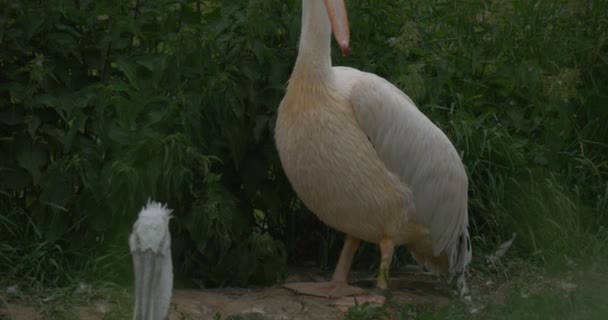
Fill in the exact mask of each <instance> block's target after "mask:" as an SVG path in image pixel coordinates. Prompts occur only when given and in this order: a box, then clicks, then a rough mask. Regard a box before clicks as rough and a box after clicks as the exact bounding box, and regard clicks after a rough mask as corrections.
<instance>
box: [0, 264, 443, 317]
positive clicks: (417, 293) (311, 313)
mask: <svg viewBox="0 0 608 320" xmlns="http://www.w3.org/2000/svg"><path fill="white" fill-rule="evenodd" d="M326 277H327V274H320V273H318V272H309V271H303V270H300V271H296V272H292V274H291V275H290V276H289V277H288V279H287V282H293V281H322V280H323V279H324V278H325V279H326ZM351 279H352V280H353V282H354V285H357V286H360V287H363V288H371V287H373V284H374V278H373V274H370V273H367V274H365V273H353V274H351ZM390 285H391V288H390V289H391V290H390V299H389V302H388V303H387V305H388V306H389V308H390V306H403V305H408V304H409V305H432V306H436V307H440V306H445V305H447V304H448V303H449V302H450V296H451V295H450V290H449V287H448V285H447V284H446V283H445V281H443V280H441V279H439V278H437V277H434V276H431V275H428V274H424V273H422V271H421V270H419V269H415V268H409V269H407V268H406V269H402V270H396V271H394V272H393V273H392V277H391V280H390ZM332 302H333V301H332V300H331V299H324V298H318V297H310V296H304V295H297V294H295V293H294V292H292V291H290V290H287V289H285V288H283V287H281V286H272V287H265V288H221V289H203V290H179V289H178V290H174V293H173V298H172V307H171V313H170V317H169V318H170V319H171V320H182V319H192V320H198V319H214V316H215V315H216V314H218V313H219V314H220V315H221V316H222V319H235V320H236V319H256V320H258V319H259V320H279V319H293V320H300V319H319V320H325V319H343V318H344V312H342V311H340V310H339V309H337V308H336V307H335V306H333V305H332ZM109 310H111V306H110V305H109V304H108V303H107V302H104V301H103V300H99V301H92V302H91V303H90V304H89V305H83V306H74V307H73V308H71V310H70V312H69V314H71V315H72V316H70V318H73V319H83V320H101V319H103V318H104V316H106V315H107V313H108V312H109ZM126 318H130V316H128V317H126ZM39 319H45V317H43V316H42V315H41V313H40V312H39V311H37V310H36V309H35V308H34V307H30V306H27V305H24V304H21V303H15V302H11V301H7V300H6V299H3V298H2V297H1V296H0V320H39Z"/></svg>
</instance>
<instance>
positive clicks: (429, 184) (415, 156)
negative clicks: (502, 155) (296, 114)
mask: <svg viewBox="0 0 608 320" xmlns="http://www.w3.org/2000/svg"><path fill="white" fill-rule="evenodd" d="M351 79H353V77H351ZM351 81H352V86H351V90H350V93H349V94H350V98H351V102H352V105H353V110H354V113H355V116H356V118H357V121H358V122H359V124H360V126H361V129H362V130H363V131H364V132H365V133H366V134H367V136H368V137H369V140H370V142H371V143H372V145H373V146H374V149H375V150H376V152H377V154H378V157H379V158H380V160H381V161H382V162H383V163H384V164H385V165H386V167H387V168H388V170H390V171H391V172H393V173H395V174H396V175H397V176H399V178H400V179H401V181H402V182H403V183H404V184H406V185H407V186H408V187H409V188H410V189H411V190H412V193H413V194H414V205H415V206H416V212H415V213H414V216H415V218H416V219H417V220H418V221H420V222H422V223H423V224H425V225H427V226H428V227H429V228H430V230H431V235H432V242H433V254H434V255H439V254H440V253H441V252H445V253H446V254H447V256H448V259H449V262H450V273H452V272H454V271H461V270H464V267H465V266H466V265H467V264H468V263H469V261H470V259H471V246H470V240H469V234H468V230H467V226H468V214H467V201H468V200H467V189H468V178H467V175H466V172H465V170H464V166H463V164H462V161H461V159H460V157H459V155H458V153H457V151H456V149H455V148H454V146H453V145H452V143H451V142H450V140H449V139H448V138H447V136H446V135H445V134H444V133H443V132H442V131H441V130H440V129H439V128H438V127H437V126H435V125H434V124H433V123H432V122H431V121H430V120H429V119H428V118H427V117H426V116H425V115H424V114H422V112H420V111H419V110H418V108H416V106H415V104H414V103H413V101H412V100H411V99H410V98H409V97H408V96H406V95H405V94H404V93H403V92H402V91H401V90H399V89H397V88H396V87H395V86H393V85H392V84H391V83H389V82H388V81H386V80H384V79H382V78H380V77H378V76H376V75H373V74H369V73H361V74H359V75H358V76H356V77H354V80H351Z"/></svg>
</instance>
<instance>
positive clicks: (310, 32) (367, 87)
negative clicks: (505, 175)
mask: <svg viewBox="0 0 608 320" xmlns="http://www.w3.org/2000/svg"><path fill="white" fill-rule="evenodd" d="M332 29H333V33H334V36H335V38H336V40H337V42H338V44H339V45H340V47H341V49H342V52H343V54H346V53H347V52H348V47H349V27H348V19H347V14H346V9H345V5H344V0H324V1H322V0H302V30H301V35H300V45H299V52H298V57H297V60H296V64H295V67H294V69H293V73H292V75H291V78H290V79H289V84H288V86H287V92H286V95H285V97H284V98H283V101H282V102H281V105H280V107H279V110H278V118H277V123H276V128H275V140H276V145H277V150H278V152H279V156H280V159H281V163H282V165H283V169H284V171H285V173H286V175H287V177H288V178H289V181H290V183H291V185H292V187H293V189H294V190H295V191H296V193H297V194H298V196H299V197H300V199H301V200H302V201H303V202H304V204H305V205H306V206H307V207H308V208H309V209H310V210H311V211H312V212H314V213H315V214H316V215H317V217H318V218H319V219H321V220H322V221H323V222H324V223H326V224H327V225H329V226H331V227H333V228H335V229H337V230H339V231H341V232H344V233H345V234H346V240H345V243H344V247H343V249H342V252H341V254H340V257H339V260H338V263H337V266H336V269H335V271H334V274H333V277H332V279H331V280H330V281H329V282H326V283H290V284H286V285H285V286H286V287H288V288H290V289H292V290H294V291H296V292H299V293H303V294H310V295H317V296H323V297H344V296H351V295H360V297H359V298H358V300H359V301H365V300H366V297H367V298H370V297H371V298H370V299H368V301H372V302H378V303H383V302H384V299H383V298H382V296H381V295H379V296H375V295H370V294H364V291H363V290H362V289H360V288H356V287H352V286H349V285H348V283H347V275H348V272H349V270H350V267H351V263H352V259H353V256H354V254H355V251H356V250H357V248H358V246H359V243H360V240H364V241H368V242H372V243H375V244H379V246H380V251H381V261H380V267H379V273H378V282H377V287H378V288H379V289H381V290H380V291H382V290H384V289H387V280H388V270H389V266H390V264H391V259H392V256H393V251H394V247H395V246H396V245H405V246H407V247H408V249H409V250H410V251H411V252H412V254H413V256H414V258H415V259H416V261H418V262H419V263H421V264H423V265H425V266H427V267H430V268H431V269H433V270H435V271H437V272H440V273H443V274H446V275H449V276H450V277H452V276H454V275H455V276H457V277H458V285H459V289H460V290H461V293H462V292H464V291H465V290H466V286H465V282H464V272H465V269H466V266H467V265H468V264H469V262H470V260H471V255H472V249H471V244H470V239H469V232H468V213H467V201H468V200H467V189H468V178H467V175H466V172H465V169H464V166H463V163H462V161H461V159H460V157H459V155H458V153H457V151H456V149H455V148H454V146H453V145H452V143H451V142H450V140H449V139H448V137H447V136H446V135H445V134H444V133H443V132H442V131H441V130H440V129H439V128H438V127H437V126H435V125H434V124H433V122H431V121H430V120H429V119H428V118H427V117H426V116H425V115H424V114H423V113H422V112H420V111H419V110H418V108H417V107H416V105H415V104H414V102H413V101H412V100H411V99H410V98H409V97H408V96H407V95H405V94H404V93H403V92H402V91H400V90H399V89H397V88H396V87H395V86H393V85H392V84H391V83H389V82H388V81H386V80H385V79H382V78H380V77H378V76H376V75H374V74H371V73H366V72H362V71H359V70H356V69H353V68H348V67H332V62H331V56H330V51H331V50H330V48H331V32H332ZM361 298H364V299H361Z"/></svg>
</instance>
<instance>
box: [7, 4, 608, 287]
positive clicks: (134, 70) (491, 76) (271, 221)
mask: <svg viewBox="0 0 608 320" xmlns="http://www.w3.org/2000/svg"><path fill="white" fill-rule="evenodd" d="M300 6H301V2H300V0H287V1H285V0H251V1H233V0H213V1H187V0H172V1H167V0H159V1H143V0H134V1H130V2H121V3H117V2H116V1H107V0H101V1H86V0H55V1H38V2H32V1H24V0H22V1H14V2H12V3H10V4H7V5H5V6H3V7H2V9H1V10H0V213H1V215H0V243H1V245H0V275H1V276H0V278H1V279H6V281H9V282H14V281H18V280H20V279H32V280H36V281H42V282H43V283H46V284H49V283H62V282H65V281H69V280H70V279H71V276H70V272H71V271H74V270H90V269H93V270H97V269H102V270H103V271H104V274H106V275H107V277H108V278H110V279H114V280H115V279H121V278H122V277H125V276H126V277H130V273H131V272H130V271H131V266H130V260H129V256H128V248H127V245H126V243H127V242H126V239H127V235H128V232H129V231H130V228H131V224H132V223H133V221H134V220H135V215H136V214H137V212H138V211H139V209H140V208H141V206H142V205H143V204H144V203H145V201H146V200H147V199H148V198H153V199H155V200H158V201H162V202H166V203H167V204H168V205H169V207H170V208H172V209H173V210H174V213H173V216H174V218H173V221H172V222H171V228H172V230H171V231H172V236H173V238H174V239H173V255H174V260H175V263H174V265H175V266H176V274H178V276H179V277H181V280H184V281H190V280H192V279H196V280H202V282H203V283H204V284H205V285H227V284H231V285H246V284H249V283H261V284H266V283H273V282H276V281H278V280H280V279H281V278H282V276H283V275H284V274H285V271H286V265H287V261H290V262H292V263H302V262H306V261H317V262H321V264H323V265H327V266H333V264H334V262H333V261H328V259H329V257H333V258H335V257H336V256H337V255H336V254H335V253H336V252H337V251H338V250H339V249H340V245H341V241H342V238H341V235H339V234H337V233H336V232H334V231H332V230H330V229H328V228H327V227H325V226H323V224H322V223H320V222H319V221H318V220H317V219H316V218H315V217H314V216H313V215H312V214H310V213H308V212H307V209H306V208H305V207H303V205H302V204H301V203H300V202H299V201H298V199H297V197H295V196H294V194H293V192H292V191H291V188H290V186H289V183H288V182H287V180H286V179H285V177H284V175H283V173H282V169H281V166H280V163H279V161H278V158H277V155H276V151H275V147H274V138H273V134H274V132H273V131H274V130H273V128H274V123H275V116H276V109H277V107H278V105H279V103H280V101H281V98H282V96H283V94H284V90H285V85H286V81H287V80H288V78H289V75H290V72H291V68H292V65H293V63H294V61H295V57H296V53H297V44H298V36H299V28H300ZM607 9H608V4H607V3H606V1H601V0H589V1H584V2H582V3H581V2H578V1H569V0H557V1H551V2H530V1H524V0H513V1H481V0H467V1H440V0H433V1H423V0H410V1H406V0H397V1H391V0H349V1H348V10H349V17H350V25H351V31H352V32H351V54H349V55H348V56H346V57H342V56H341V55H340V54H339V52H338V51H337V50H336V51H335V52H334V54H333V58H334V63H335V64H339V65H348V66H352V67H356V68H359V69H361V70H365V71H370V72H374V73H377V74H379V75H381V76H383V77H386V78H387V79H389V80H390V81H392V82H393V83H395V84H396V85H397V86H399V87H400V88H402V89H403V90H404V91H405V92H406V93H408V94H409V95H410V96H411V97H412V98H413V99H414V101H416V103H417V104H418V106H419V107H420V109H421V110H422V111H423V112H424V113H425V114H427V115H428V116H429V117H430V118H431V119H432V120H433V121H434V122H435V123H437V124H438V125H439V126H440V127H441V128H442V129H443V130H444V131H445V132H446V133H447V135H448V136H449V137H450V138H451V139H452V141H454V144H455V145H456V147H457V149H458V150H460V151H461V154H462V156H463V158H464V160H465V164H466V166H467V170H468V172H469V176H470V210H471V219H472V221H471V224H472V234H473V235H475V237H474V242H475V243H474V245H475V247H476V248H477V249H476V257H481V258H483V252H484V250H487V249H489V248H494V247H495V246H496V245H497V244H498V243H500V241H504V240H505V239H506V238H510V236H511V234H512V233H513V232H517V233H518V234H519V236H518V238H517V240H516V241H515V243H514V248H516V249H517V250H514V252H518V250H519V252H520V253H521V254H522V255H524V256H525V255H528V254H530V253H531V252H536V251H539V250H540V251H545V252H547V253H551V252H553V253H560V254H561V253H563V251H564V248H566V251H567V253H568V254H571V255H585V254H589V253H591V252H605V249H606V246H603V245H601V244H602V243H605V241H604V240H605V229H602V228H601V226H602V225H603V224H605V223H606V214H605V213H606V212H608V193H606V190H607V189H606V188H607V185H606V180H607V177H608V173H607V172H608V167H606V156H605V155H606V154H607V150H606V148H607V145H608V142H607V140H608V139H607V138H608V126H606V125H605V123H607V122H608V109H607V108H605V105H606V104H608V96H607V95H606V93H605V92H608V81H607V79H608V64H607V62H606V61H607V59H608V58H607V57H606V55H605V52H608V48H607V44H606V43H607V42H606V41H607V39H608V35H607V26H606V21H608V16H607V15H608V10H607ZM564 235H565V236H564ZM564 237H565V238H564ZM570 240H572V241H570ZM580 243H598V245H597V246H589V245H587V246H583V248H582V249H581V246H578V245H577V244H580ZM374 251H375V248H374V247H373V246H364V247H363V248H362V250H360V254H359V256H358V258H357V260H358V261H362V260H364V259H365V258H366V257H367V256H369V255H370V254H375V252H374ZM288 258H289V260H288ZM476 259H478V258H476ZM397 260H399V259H397ZM477 261H481V262H482V261H483V259H479V260H477ZM365 265H366V266H369V263H366V264H365ZM371 267H373V266H371ZM68 271H70V272H68ZM178 279H180V278H178ZM197 282H198V281H197Z"/></svg>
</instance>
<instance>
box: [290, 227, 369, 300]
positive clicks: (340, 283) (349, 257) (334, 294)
mask: <svg viewBox="0 0 608 320" xmlns="http://www.w3.org/2000/svg"><path fill="white" fill-rule="evenodd" d="M360 242H361V241H360V240H359V239H357V238H354V237H351V236H349V235H347V236H346V239H345V241H344V246H343V247H342V252H341V253H340V258H339V259H338V263H337V265H336V269H335V271H334V275H333V276H332V277H331V280H330V281H329V282H293V283H287V284H284V285H283V286H284V287H286V288H288V289H291V290H293V291H295V292H297V293H300V294H306V295H311V296H318V297H325V298H340V297H346V296H352V295H357V294H362V293H365V290H363V289H361V288H357V287H353V286H349V285H348V272H349V271H350V266H351V265H352V263H353V258H354V256H355V252H357V248H359V243H360Z"/></svg>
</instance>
